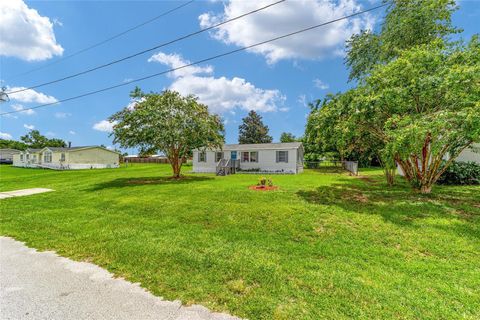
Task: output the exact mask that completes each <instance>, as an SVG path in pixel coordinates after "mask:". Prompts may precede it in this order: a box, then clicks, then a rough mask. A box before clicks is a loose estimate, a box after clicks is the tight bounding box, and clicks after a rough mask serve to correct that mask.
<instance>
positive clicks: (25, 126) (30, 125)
mask: <svg viewBox="0 0 480 320" xmlns="http://www.w3.org/2000/svg"><path fill="white" fill-rule="evenodd" d="M23 127H24V128H25V129H28V130H33V129H35V126H34V125H33V124H24V125H23Z"/></svg>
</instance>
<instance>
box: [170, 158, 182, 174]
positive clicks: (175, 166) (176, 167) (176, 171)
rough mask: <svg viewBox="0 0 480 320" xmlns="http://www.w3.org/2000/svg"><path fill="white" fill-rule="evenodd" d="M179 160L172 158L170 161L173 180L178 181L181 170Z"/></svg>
mask: <svg viewBox="0 0 480 320" xmlns="http://www.w3.org/2000/svg"><path fill="white" fill-rule="evenodd" d="M179 162H180V159H178V158H174V159H172V161H171V164H172V170H173V178H175V179H178V178H180V171H181V169H182V166H181V165H180V164H179Z"/></svg>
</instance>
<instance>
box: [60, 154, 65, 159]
mask: <svg viewBox="0 0 480 320" xmlns="http://www.w3.org/2000/svg"><path fill="white" fill-rule="evenodd" d="M60 161H65V153H62V154H61V155H60Z"/></svg>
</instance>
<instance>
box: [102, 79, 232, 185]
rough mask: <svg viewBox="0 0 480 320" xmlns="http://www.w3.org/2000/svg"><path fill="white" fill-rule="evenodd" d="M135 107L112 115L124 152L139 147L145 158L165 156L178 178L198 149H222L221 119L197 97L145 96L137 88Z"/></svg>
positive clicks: (115, 134) (168, 94) (134, 95)
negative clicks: (150, 155)
mask: <svg viewBox="0 0 480 320" xmlns="http://www.w3.org/2000/svg"><path fill="white" fill-rule="evenodd" d="M131 97H132V98H134V99H136V103H134V106H133V107H126V108H124V109H123V110H121V111H119V112H117V113H115V114H114V115H112V116H111V117H110V118H109V120H110V121H111V122H113V123H115V125H114V126H113V132H112V135H114V137H115V138H114V143H119V144H120V145H121V146H122V147H124V148H132V147H138V148H139V149H140V152H141V153H143V154H152V153H156V152H158V151H160V152H162V153H164V154H165V155H166V156H167V158H168V160H169V162H170V164H171V166H172V171H173V177H174V178H179V177H180V171H181V168H182V164H183V162H184V161H185V160H186V158H187V157H188V156H189V155H190V154H191V152H192V150H193V149H196V148H200V149H201V148H221V146H222V144H223V142H224V135H223V132H224V127H223V123H222V121H221V119H220V117H219V116H217V115H212V114H210V113H209V112H208V107H207V106H206V105H203V104H201V103H199V102H198V100H197V98H196V97H194V96H191V95H189V96H182V95H180V94H179V93H178V92H175V91H170V90H166V91H163V92H162V93H143V92H142V91H141V90H140V89H139V88H136V89H135V90H134V91H133V92H132V93H131Z"/></svg>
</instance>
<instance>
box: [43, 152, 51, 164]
mask: <svg viewBox="0 0 480 320" xmlns="http://www.w3.org/2000/svg"><path fill="white" fill-rule="evenodd" d="M43 162H45V163H50V162H52V153H51V152H48V151H47V152H45V153H44V154H43Z"/></svg>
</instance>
